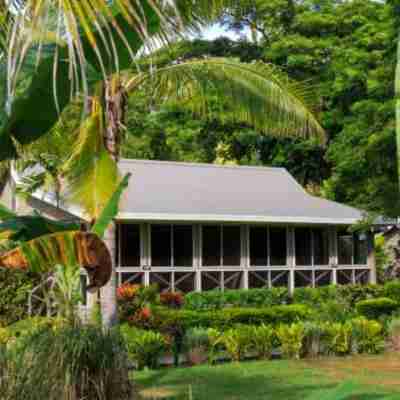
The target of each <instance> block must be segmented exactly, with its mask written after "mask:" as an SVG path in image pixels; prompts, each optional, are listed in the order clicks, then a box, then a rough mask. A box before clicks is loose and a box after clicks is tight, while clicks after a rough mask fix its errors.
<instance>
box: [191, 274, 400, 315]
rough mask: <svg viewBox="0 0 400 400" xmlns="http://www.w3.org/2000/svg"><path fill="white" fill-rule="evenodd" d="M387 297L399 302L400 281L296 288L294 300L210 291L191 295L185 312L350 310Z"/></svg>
mask: <svg viewBox="0 0 400 400" xmlns="http://www.w3.org/2000/svg"><path fill="white" fill-rule="evenodd" d="M381 297H387V298H390V299H392V300H395V301H400V281H393V282H389V283H387V284H386V285H337V286H323V287H319V288H315V289H313V288H296V289H295V290H294V293H293V296H292V297H291V296H290V295H289V292H288V290H287V288H285V287H276V288H271V289H267V288H265V289H250V290H226V291H224V292H221V291H219V290H211V291H207V292H201V293H198V292H192V293H189V294H187V295H186V296H185V305H184V308H185V309H187V310H219V309H223V308H226V307H265V306H276V305H285V304H305V305H309V306H318V305H319V304H323V303H326V302H329V301H338V300H340V302H341V303H346V304H348V306H349V307H350V308H353V307H355V305H356V303H358V302H359V301H362V300H367V299H373V298H381Z"/></svg>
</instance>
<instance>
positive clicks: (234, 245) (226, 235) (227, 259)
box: [222, 226, 241, 266]
mask: <svg viewBox="0 0 400 400" xmlns="http://www.w3.org/2000/svg"><path fill="white" fill-rule="evenodd" d="M222 242H223V252H222V254H223V259H222V263H223V265H225V266H238V265H240V254H241V251H240V247H241V240H240V226H224V227H223V228H222Z"/></svg>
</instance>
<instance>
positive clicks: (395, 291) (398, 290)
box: [384, 281, 400, 302]
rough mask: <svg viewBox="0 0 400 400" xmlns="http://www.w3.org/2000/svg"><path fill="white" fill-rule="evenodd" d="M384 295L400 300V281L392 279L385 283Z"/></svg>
mask: <svg viewBox="0 0 400 400" xmlns="http://www.w3.org/2000/svg"><path fill="white" fill-rule="evenodd" d="M384 296H385V297H388V298H389V299H392V300H394V301H397V302H400V281H392V282H388V283H386V284H385V287H384Z"/></svg>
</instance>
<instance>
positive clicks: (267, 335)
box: [251, 324, 276, 360]
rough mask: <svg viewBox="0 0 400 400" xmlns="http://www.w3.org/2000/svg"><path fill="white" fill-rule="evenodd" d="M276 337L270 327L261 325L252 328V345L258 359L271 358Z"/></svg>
mask: <svg viewBox="0 0 400 400" xmlns="http://www.w3.org/2000/svg"><path fill="white" fill-rule="evenodd" d="M275 337H276V336H275V331H274V329H273V327H272V326H270V325H265V324H261V325H260V326H254V327H252V332H251V345H252V349H253V350H254V351H255V353H256V354H257V357H258V358H260V359H264V360H265V359H270V358H271V356H272V350H273V347H274V344H275Z"/></svg>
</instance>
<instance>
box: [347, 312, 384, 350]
mask: <svg viewBox="0 0 400 400" xmlns="http://www.w3.org/2000/svg"><path fill="white" fill-rule="evenodd" d="M351 327H352V350H353V351H354V352H356V353H368V354H377V353H379V352H381V351H383V349H384V346H385V342H384V339H383V335H382V331H383V329H382V325H381V324H380V323H379V322H377V321H370V320H368V319H366V318H364V317H360V318H355V319H353V320H352V321H351Z"/></svg>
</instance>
